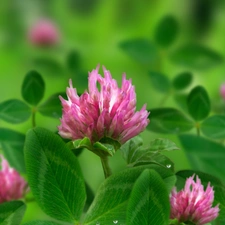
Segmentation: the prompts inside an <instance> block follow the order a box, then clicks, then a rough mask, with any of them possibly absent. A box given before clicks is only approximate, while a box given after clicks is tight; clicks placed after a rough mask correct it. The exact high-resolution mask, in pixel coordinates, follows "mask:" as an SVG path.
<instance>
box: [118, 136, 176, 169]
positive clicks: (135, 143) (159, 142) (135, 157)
mask: <svg viewBox="0 0 225 225" xmlns="http://www.w3.org/2000/svg"><path fill="white" fill-rule="evenodd" d="M176 149H178V148H177V146H176V145H175V144H174V143H173V142H171V141H169V140H167V139H155V140H153V141H151V142H150V145H149V146H148V147H145V148H144V147H143V146H142V140H141V139H140V138H139V137H138V136H137V137H134V138H132V139H131V140H129V141H127V142H126V143H125V144H124V145H123V146H122V147H121V148H120V150H121V153H122V156H123V158H124V159H125V160H126V162H127V164H128V166H140V165H146V164H150V163H156V164H159V165H160V166H163V167H165V168H168V169H171V170H172V171H173V170H174V164H173V162H172V161H171V160H170V159H169V158H167V157H166V156H164V155H162V154H160V152H162V151H171V150H176Z"/></svg>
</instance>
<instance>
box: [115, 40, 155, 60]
mask: <svg viewBox="0 0 225 225" xmlns="http://www.w3.org/2000/svg"><path fill="white" fill-rule="evenodd" d="M119 46H120V48H121V49H122V50H123V51H124V52H125V53H127V54H128V55H129V56H130V57H131V58H133V59H134V60H137V61H138V62H140V63H143V64H148V63H152V62H154V61H155V60H156V58H157V49H156V46H155V45H154V44H153V43H151V42H150V41H149V40H147V39H143V38H139V39H132V40H127V41H123V42H121V43H120V45H119Z"/></svg>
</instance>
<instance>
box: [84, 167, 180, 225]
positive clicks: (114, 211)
mask: <svg viewBox="0 0 225 225" xmlns="http://www.w3.org/2000/svg"><path fill="white" fill-rule="evenodd" d="M146 168H150V169H154V170H156V171H157V172H158V173H159V174H160V176H161V177H162V179H163V180H164V182H165V184H166V187H167V189H168V190H170V189H171V188H172V186H173V185H174V184H175V182H176V180H175V176H174V175H173V173H172V172H171V171H170V170H168V169H165V168H163V167H160V166H158V165H156V164H151V165H147V166H138V167H134V168H129V169H126V170H124V171H121V172H119V173H117V174H113V175H111V176H110V177H109V178H107V179H106V180H105V181H104V182H103V183H102V184H101V185H100V187H99V189H98V191H97V194H96V196H95V199H94V201H93V203H92V205H91V207H90V208H89V210H88V212H87V214H86V215H85V218H84V224H85V225H96V224H113V223H115V224H116V223H118V224H125V223H126V222H125V221H126V207H127V202H128V199H129V197H130V193H131V190H132V188H133V185H134V182H135V181H136V179H137V178H138V177H139V175H140V174H141V173H142V171H143V170H144V169H146ZM113 221H114V222H113Z"/></svg>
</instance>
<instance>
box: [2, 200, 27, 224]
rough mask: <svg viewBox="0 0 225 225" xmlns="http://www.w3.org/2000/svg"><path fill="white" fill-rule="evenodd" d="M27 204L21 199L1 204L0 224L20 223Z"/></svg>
mask: <svg viewBox="0 0 225 225" xmlns="http://www.w3.org/2000/svg"><path fill="white" fill-rule="evenodd" d="M25 210H26V205H25V204H24V203H23V202H21V201H11V202H4V203H1V204H0V224H1V225H19V224H20V222H21V221H22V219H23V215H24V213H25Z"/></svg>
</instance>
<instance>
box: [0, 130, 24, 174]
mask: <svg viewBox="0 0 225 225" xmlns="http://www.w3.org/2000/svg"><path fill="white" fill-rule="evenodd" d="M24 141H25V135H24V134H22V133H19V132H17V131H14V130H10V129H7V128H0V146H1V148H2V150H3V152H4V156H5V158H6V159H7V161H8V162H9V164H10V165H11V166H12V167H13V168H15V169H16V170H17V171H19V172H21V173H25V172H26V169H25V162H24V153H23V147H24Z"/></svg>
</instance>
